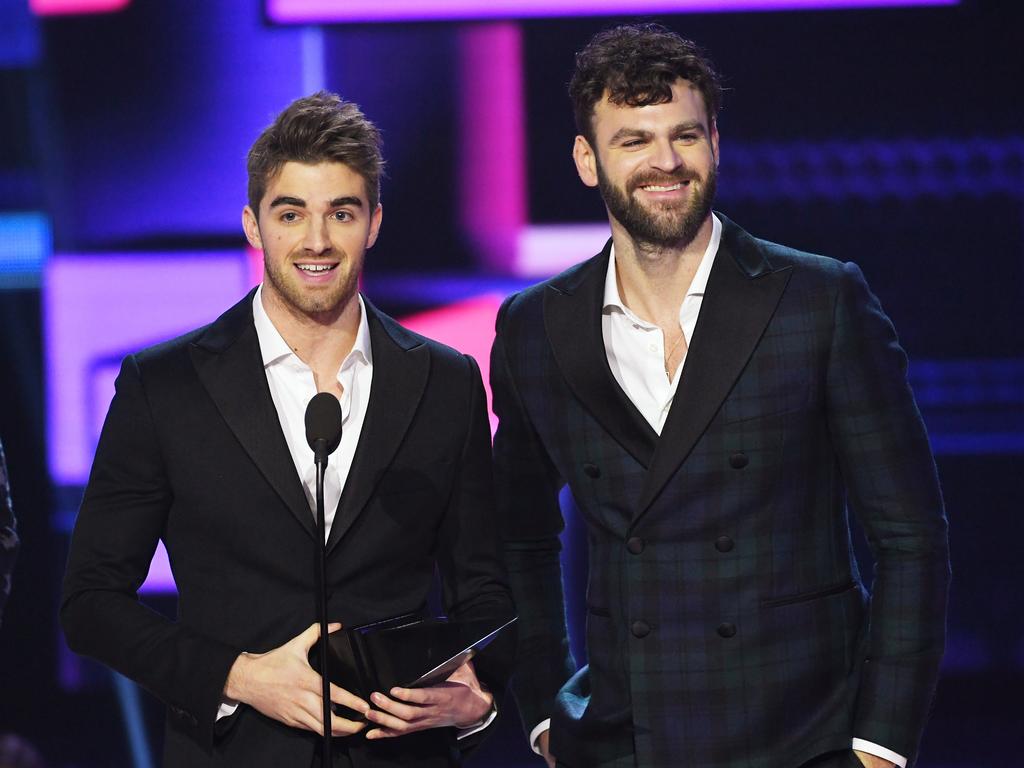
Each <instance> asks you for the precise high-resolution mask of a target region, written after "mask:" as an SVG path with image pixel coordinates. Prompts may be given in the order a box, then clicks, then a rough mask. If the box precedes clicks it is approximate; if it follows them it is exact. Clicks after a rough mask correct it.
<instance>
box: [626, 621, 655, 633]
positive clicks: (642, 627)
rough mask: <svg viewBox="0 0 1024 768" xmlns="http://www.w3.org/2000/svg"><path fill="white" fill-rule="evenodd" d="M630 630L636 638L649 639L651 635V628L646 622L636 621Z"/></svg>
mask: <svg viewBox="0 0 1024 768" xmlns="http://www.w3.org/2000/svg"><path fill="white" fill-rule="evenodd" d="M630 629H631V630H632V632H633V636H634V637H647V636H648V635H649V634H651V627H650V625H649V624H648V623H647V622H646V621H634V622H633V626H632V627H630Z"/></svg>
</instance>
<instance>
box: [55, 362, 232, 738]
mask: <svg viewBox="0 0 1024 768" xmlns="http://www.w3.org/2000/svg"><path fill="white" fill-rule="evenodd" d="M115 387H116V394H115V396H114V399H113V401H112V403H111V405H110V410H109V412H108V413H107V418H106V422H105V423H104V425H103V431H102V433H101V435H100V440H99V444H98V446H97V449H96V457H95V459H94V461H93V467H92V473H91V475H90V477H89V483H88V485H87V487H86V490H85V497H84V499H83V500H82V506H81V508H80V509H79V512H78V519H77V521H76V523H75V530H74V533H73V535H72V539H71V550H70V553H69V556H68V564H67V571H66V573H65V576H64V585H63V595H62V599H61V611H60V617H61V624H62V626H63V628H64V634H65V636H66V638H67V642H68V646H69V647H70V648H71V650H73V651H75V652H76V653H80V654H83V655H86V656H90V657H92V658H94V659H96V660H98V661H100V662H102V663H104V664H106V665H108V666H110V667H112V668H113V669H115V670H117V671H118V672H120V673H121V674H123V675H125V676H126V677H129V678H131V679H132V680H135V681H136V682H137V683H139V684H140V685H142V686H143V687H145V688H147V689H148V690H150V691H151V692H152V693H154V694H155V695H156V696H157V697H158V698H160V699H161V700H163V701H164V702H165V703H166V704H167V705H168V707H169V709H170V712H171V715H172V716H174V717H177V718H179V719H180V721H181V724H182V725H183V726H184V727H185V729H186V730H189V731H191V732H192V734H193V736H194V737H195V738H196V739H197V740H198V741H199V742H200V743H201V744H205V745H209V744H211V743H212V740H213V727H214V722H215V718H216V713H217V708H218V706H219V704H220V701H221V694H222V691H223V687H224V682H225V680H226V679H227V674H228V671H229V670H230V669H231V665H232V664H233V663H234V660H235V659H236V658H237V656H238V654H239V653H240V652H241V650H242V649H238V648H232V647H230V646H228V645H226V644H224V643H222V642H219V641H217V640H215V639H213V638H211V637H207V636H204V635H201V634H199V633H197V632H195V631H193V630H191V629H189V628H187V627H185V626H182V625H181V624H179V623H177V622H174V621H171V620H170V619H167V618H166V617H164V616H162V615H160V614H158V613H156V612H155V611H152V610H150V609H149V608H147V607H146V606H144V605H143V604H142V603H140V602H139V599H138V590H139V587H140V586H141V585H142V583H143V581H144V580H145V578H146V575H147V573H148V571H149V565H150V561H151V559H152V557H153V552H154V551H155V549H156V546H157V542H158V541H159V539H160V537H161V536H162V535H163V533H164V529H165V526H166V523H167V516H168V513H169V510H170V508H171V505H172V502H173V491H172V488H171V486H170V484H169V481H168V478H167V473H166V469H165V465H164V461H163V458H162V456H161V451H160V446H159V439H158V435H157V430H156V427H155V425H154V422H153V418H152V415H151V412H150V408H149V404H148V402H147V398H146V392H145V387H144V384H143V379H142V374H141V373H140V368H139V365H138V362H137V360H136V358H135V357H134V356H129V357H128V358H126V359H125V361H124V363H123V364H122V366H121V372H120V374H119V375H118V377H117V381H116V383H115Z"/></svg>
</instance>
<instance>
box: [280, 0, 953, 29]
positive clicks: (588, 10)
mask: <svg viewBox="0 0 1024 768" xmlns="http://www.w3.org/2000/svg"><path fill="white" fill-rule="evenodd" d="M957 2H958V0H345V2H337V0H266V11H267V18H268V19H270V21H272V22H276V23H279V24H330V23H355V22H374V21H442V20H448V21H451V20H470V19H504V18H509V19H514V18H540V17H555V16H623V15H633V14H648V13H729V12H738V11H785V10H827V9H840V8H882V7H893V8H897V7H908V6H927V5H956V4H957Z"/></svg>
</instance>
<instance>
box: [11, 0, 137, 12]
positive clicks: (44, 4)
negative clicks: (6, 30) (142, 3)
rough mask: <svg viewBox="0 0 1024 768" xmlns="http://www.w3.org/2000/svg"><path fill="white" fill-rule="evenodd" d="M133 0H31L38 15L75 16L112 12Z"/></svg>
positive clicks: (124, 6)
mask: <svg viewBox="0 0 1024 768" xmlns="http://www.w3.org/2000/svg"><path fill="white" fill-rule="evenodd" d="M130 4H131V0H29V3H28V6H29V8H31V9H32V13H34V14H36V15H37V16H74V15H77V14H85V13H112V12H113V11H120V10H123V9H124V8H127V7H128V6H129V5H130Z"/></svg>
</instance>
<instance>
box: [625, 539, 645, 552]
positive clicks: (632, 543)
mask: <svg viewBox="0 0 1024 768" xmlns="http://www.w3.org/2000/svg"><path fill="white" fill-rule="evenodd" d="M626 549H628V550H629V553H630V554H631V555H639V554H640V553H641V552H643V551H644V540H643V539H641V538H640V537H639V536H634V537H633V538H631V539H630V540H629V541H627V542H626Z"/></svg>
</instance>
